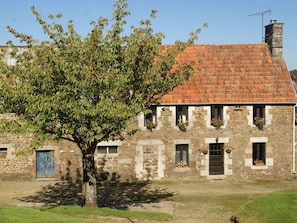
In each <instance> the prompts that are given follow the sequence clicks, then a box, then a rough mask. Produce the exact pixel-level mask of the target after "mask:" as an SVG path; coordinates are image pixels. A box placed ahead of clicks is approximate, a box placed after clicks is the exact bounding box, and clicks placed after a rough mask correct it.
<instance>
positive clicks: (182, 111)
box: [176, 106, 188, 124]
mask: <svg viewBox="0 0 297 223" xmlns="http://www.w3.org/2000/svg"><path fill="white" fill-rule="evenodd" d="M187 121H188V106H176V124H178V123H181V122H183V123H186V122H187Z"/></svg>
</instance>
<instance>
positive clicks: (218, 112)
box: [211, 105, 224, 128]
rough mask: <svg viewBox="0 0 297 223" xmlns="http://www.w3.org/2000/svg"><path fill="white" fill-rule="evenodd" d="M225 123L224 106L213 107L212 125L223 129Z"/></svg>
mask: <svg viewBox="0 0 297 223" xmlns="http://www.w3.org/2000/svg"><path fill="white" fill-rule="evenodd" d="M223 124H224V122H223V105H212V106H211V125H212V126H214V127H218V128H219V127H221V126H222V125H223Z"/></svg>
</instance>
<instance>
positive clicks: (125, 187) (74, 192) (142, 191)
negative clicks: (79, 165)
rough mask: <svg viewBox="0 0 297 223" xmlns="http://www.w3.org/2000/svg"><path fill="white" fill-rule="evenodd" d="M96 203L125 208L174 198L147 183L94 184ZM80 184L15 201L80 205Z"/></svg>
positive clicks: (55, 187) (53, 187)
mask: <svg viewBox="0 0 297 223" xmlns="http://www.w3.org/2000/svg"><path fill="white" fill-rule="evenodd" d="M97 189H98V191H97V202H98V206H99V207H109V208H116V209H123V210H125V209H128V207H129V206H138V205H142V204H146V203H158V202H160V200H161V199H165V198H168V197H171V196H173V195H174V192H171V191H168V190H167V189H165V188H154V187H153V186H152V184H151V182H150V181H133V182H119V181H114V182H113V181H107V182H98V185H97ZM81 191H82V184H81V182H78V181H76V182H72V181H62V182H56V183H55V184H51V185H48V186H45V187H43V188H42V190H41V191H38V192H37V193H35V194H34V195H30V196H27V197H22V198H18V200H20V201H22V202H30V203H36V204H43V205H48V206H49V205H50V206H57V205H81V204H82V196H81Z"/></svg>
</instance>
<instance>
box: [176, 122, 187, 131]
mask: <svg viewBox="0 0 297 223" xmlns="http://www.w3.org/2000/svg"><path fill="white" fill-rule="evenodd" d="M177 126H178V128H179V129H180V130H181V131H183V132H185V131H186V130H187V123H185V122H179V123H178V124H177Z"/></svg>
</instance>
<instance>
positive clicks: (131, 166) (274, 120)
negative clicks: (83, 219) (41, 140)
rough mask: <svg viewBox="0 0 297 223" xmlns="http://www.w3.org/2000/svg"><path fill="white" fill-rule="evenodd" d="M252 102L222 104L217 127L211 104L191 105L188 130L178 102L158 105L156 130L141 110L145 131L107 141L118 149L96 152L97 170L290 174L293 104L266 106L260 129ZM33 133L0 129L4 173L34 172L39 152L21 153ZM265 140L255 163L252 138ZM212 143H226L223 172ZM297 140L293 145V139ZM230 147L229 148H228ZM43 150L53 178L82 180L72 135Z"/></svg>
mask: <svg viewBox="0 0 297 223" xmlns="http://www.w3.org/2000/svg"><path fill="white" fill-rule="evenodd" d="M252 110H253V109H252V105H244V106H240V107H239V106H224V125H223V126H222V127H221V128H219V129H216V128H214V127H213V126H211V125H210V106H190V107H189V111H190V114H189V123H188V127H187V130H186V131H185V132H183V131H180V130H179V128H178V127H176V126H175V107H174V106H168V107H158V110H157V113H158V125H157V127H156V129H153V130H152V131H150V130H148V129H146V127H145V126H144V124H143V116H141V115H140V116H139V117H138V119H137V120H134V122H132V123H131V126H132V127H134V128H139V129H140V130H141V131H139V132H138V133H136V134H135V135H133V136H128V135H127V136H126V140H125V141H121V142H113V141H109V142H104V143H105V144H104V143H103V144H104V145H117V146H118V151H117V153H116V154H99V153H98V152H96V153H95V163H96V166H97V170H98V174H99V176H100V177H103V178H105V179H120V180H125V179H134V178H138V179H153V180H158V179H178V178H193V179H199V178H209V179H212V178H220V179H225V178H228V179H245V180H247V179H264V178H265V179H274V178H277V179H281V178H290V177H292V172H293V170H294V165H295V164H294V163H293V160H294V159H293V152H294V151H293V140H294V139H293V136H295V137H296V132H295V128H294V127H295V126H294V123H293V115H294V113H293V110H294V108H293V106H289V105H278V106H276V105H275V106H274V105H271V106H266V115H265V116H266V125H265V127H264V129H263V130H259V129H258V128H257V127H256V126H255V125H254V124H253V120H252ZM31 138H32V137H31V136H30V135H27V136H13V135H7V134H2V135H0V148H7V149H8V150H7V156H6V157H5V158H0V176H1V177H0V179H1V178H2V179H4V178H5V179H7V178H9V177H8V176H12V177H15V178H19V177H20V176H21V177H22V178H26V179H29V178H31V179H34V178H36V173H35V172H36V154H35V153H33V154H29V155H25V156H19V155H17V154H18V153H19V152H22V151H25V150H26V148H28V146H29V143H30V141H31ZM254 142H264V143H265V144H266V164H265V165H264V166H255V165H253V159H252V144H253V143H254ZM210 143H223V144H224V149H225V151H224V156H223V159H224V174H222V175H210V174H209V158H210V155H209V152H208V153H203V152H204V151H205V150H207V149H208V146H209V144H210ZM177 144H187V145H188V156H189V165H188V166H187V167H185V168H177V166H176V157H175V156H176V155H175V150H176V145H177ZM294 146H295V145H294ZM227 149H230V151H231V152H230V153H227ZM39 150H53V152H54V157H55V161H54V162H55V178H56V179H62V180H73V181H75V180H79V179H81V177H82V161H81V152H80V150H79V149H78V148H77V146H76V145H75V144H73V143H70V142H68V141H63V142H61V143H54V142H46V143H45V144H44V145H43V147H41V148H39Z"/></svg>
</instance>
